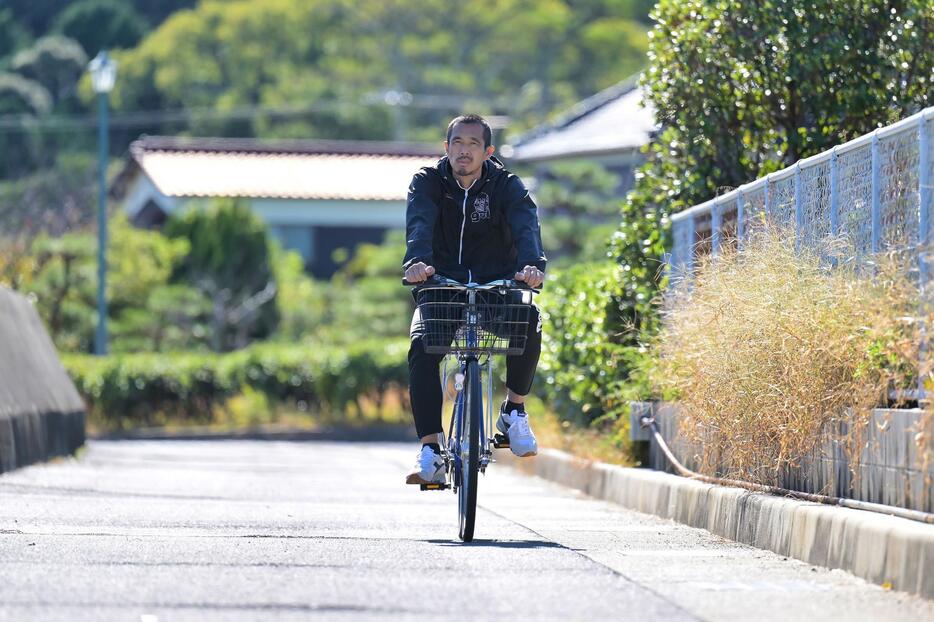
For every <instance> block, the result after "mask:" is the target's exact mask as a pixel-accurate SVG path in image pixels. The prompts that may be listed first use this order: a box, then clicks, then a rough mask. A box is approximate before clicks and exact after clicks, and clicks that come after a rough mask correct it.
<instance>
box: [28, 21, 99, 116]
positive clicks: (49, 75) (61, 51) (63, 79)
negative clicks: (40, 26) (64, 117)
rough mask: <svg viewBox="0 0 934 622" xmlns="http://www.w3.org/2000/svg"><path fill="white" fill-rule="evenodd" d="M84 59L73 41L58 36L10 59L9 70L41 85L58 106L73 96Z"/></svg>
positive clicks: (83, 67)
mask: <svg viewBox="0 0 934 622" xmlns="http://www.w3.org/2000/svg"><path fill="white" fill-rule="evenodd" d="M87 65H88V57H87V55H86V54H85V53H84V50H82V49H81V46H80V45H79V44H78V42H77V41H75V40H73V39H69V38H68V37H62V36H58V35H53V36H48V37H43V38H41V39H39V40H38V41H36V42H35V44H33V46H32V47H31V48H28V49H26V50H22V51H20V52H18V53H17V54H16V56H14V57H13V62H12V63H11V68H12V69H13V71H15V72H16V73H18V74H20V75H22V76H23V77H25V78H28V79H30V80H34V81H35V82H38V83H39V84H41V85H42V86H43V87H45V89H46V90H47V91H48V92H49V94H50V95H51V96H52V100H53V102H55V103H59V102H62V101H65V100H68V99H69V98H71V97H73V96H74V95H75V94H76V90H77V84H78V79H79V78H80V77H81V74H82V73H84V72H85V70H86V69H87Z"/></svg>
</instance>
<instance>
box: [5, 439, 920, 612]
mask: <svg viewBox="0 0 934 622" xmlns="http://www.w3.org/2000/svg"><path fill="white" fill-rule="evenodd" d="M416 449H417V447H415V446H414V445H400V444H390V443H382V444H377V443H369V444H365V443H353V444H352V443H331V442H306V443H290V442H268V441H113V442H104V441H98V442H92V443H90V445H89V447H88V450H87V451H86V452H85V453H84V454H83V455H82V456H81V457H80V458H79V459H77V460H65V461H60V462H57V463H53V464H47V465H39V466H34V467H30V468H27V469H23V470H20V471H17V472H13V473H9V474H5V475H2V476H0V620H17V621H20V620H69V621H72V620H134V621H136V620H139V621H141V622H156V621H157V620H159V621H163V620H198V621H204V620H269V619H275V620H305V619H327V620H332V619H333V620H342V619H354V620H364V619H418V620H426V619H441V618H444V619H447V618H451V617H456V618H457V619H460V620H465V619H471V620H487V619H494V618H495V619H499V620H502V619H512V620H582V619H587V620H591V621H592V620H610V619H612V620H617V619H626V620H629V619H632V620H640V621H643V620H646V621H647V620H695V619H705V620H749V619H755V620H757V621H767V620H794V619H819V620H847V621H852V620H912V621H917V620H934V603H931V602H929V601H923V600H921V599H918V598H916V597H911V596H908V595H905V594H901V593H897V592H888V591H885V590H883V589H882V588H880V587H877V586H873V585H870V584H868V583H866V582H864V581H862V580H860V579H857V578H855V577H853V576H852V575H849V574H847V573H844V572H842V571H829V570H825V569H821V568H816V567H813V566H809V565H807V564H804V563H801V562H798V561H794V560H790V559H784V558H782V557H780V556H777V555H774V554H772V553H768V552H765V551H760V550H758V549H753V548H750V547H747V546H744V545H739V544H735V543H732V542H729V541H726V540H723V539H722V538H719V537H716V536H712V535H710V534H709V533H707V532H704V531H701V530H697V529H692V528H689V527H684V526H681V525H677V524H675V523H672V522H670V521H665V520H661V519H657V518H655V517H650V516H646V515H643V514H638V513H635V512H631V511H628V510H625V509H622V508H620V507H618V506H614V505H612V504H608V503H605V502H601V501H595V500H592V499H587V498H586V497H583V496H582V495H580V494H578V493H575V492H571V491H568V490H566V489H563V488H560V487H558V486H555V485H552V484H549V483H547V482H543V481H541V480H537V479H534V478H528V477H525V476H521V475H518V474H516V473H515V472H513V471H511V470H509V469H508V468H507V467H505V466H502V465H494V466H493V467H492V468H491V469H490V472H488V474H487V476H486V477H485V478H483V479H481V488H480V503H481V506H482V509H481V510H480V511H479V513H478V518H477V532H476V540H475V542H474V543H473V544H470V545H464V544H460V543H459V542H458V541H457V539H456V535H457V525H456V519H457V510H456V498H455V496H454V495H452V494H451V493H449V492H445V493H440V492H420V491H418V490H417V488H415V487H407V486H405V485H404V484H403V483H402V482H403V477H404V473H405V471H406V470H407V468H408V467H409V466H410V463H411V462H413V461H414V457H415V450H416Z"/></svg>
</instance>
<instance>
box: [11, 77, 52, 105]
mask: <svg viewBox="0 0 934 622" xmlns="http://www.w3.org/2000/svg"><path fill="white" fill-rule="evenodd" d="M51 109H52V97H51V95H49V92H48V90H47V89H46V88H45V87H43V86H42V85H41V84H39V83H38V82H36V81H34V80H29V79H28V78H24V77H23V76H20V75H17V74H15V73H2V74H0V114H27V115H39V114H44V113H46V112H48V111H49V110H51Z"/></svg>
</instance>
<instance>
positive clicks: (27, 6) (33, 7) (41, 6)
mask: <svg viewBox="0 0 934 622" xmlns="http://www.w3.org/2000/svg"><path fill="white" fill-rule="evenodd" d="M73 1H74V0H4V1H3V4H4V5H5V6H6V7H7V8H8V9H9V11H10V12H11V13H12V14H13V16H14V17H16V19H17V20H18V21H19V22H20V23H22V24H23V25H24V26H25V27H26V28H27V29H28V30H29V32H31V33H32V34H33V36H40V35H41V34H43V33H46V32H48V31H49V26H50V25H51V23H52V20H53V19H55V16H56V15H57V14H58V13H59V12H61V11H62V9H64V8H65V7H67V6H68V5H69V4H70V3H71V2H73Z"/></svg>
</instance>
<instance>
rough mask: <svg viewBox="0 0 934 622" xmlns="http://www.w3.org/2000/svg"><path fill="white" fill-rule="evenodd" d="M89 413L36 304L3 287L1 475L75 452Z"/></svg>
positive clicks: (0, 326)
mask: <svg viewBox="0 0 934 622" xmlns="http://www.w3.org/2000/svg"><path fill="white" fill-rule="evenodd" d="M84 411H85V408H84V403H83V402H82V401H81V396H80V395H78V391H77V390H76V389H75V386H74V384H73V383H72V382H71V379H70V378H69V377H68V374H67V373H66V372H65V369H64V368H63V367H62V364H61V362H59V360H58V354H57V352H56V351H55V346H54V344H53V343H52V340H51V339H50V338H49V335H48V333H46V331H45V327H44V326H43V324H42V320H41V319H40V318H39V314H38V313H37V312H36V310H35V308H34V307H33V306H32V304H30V302H29V301H28V300H26V299H25V298H23V297H22V296H20V295H19V294H17V293H15V292H12V291H10V290H8V289H6V288H4V287H0V473H3V472H6V471H10V470H12V469H15V468H18V467H22V466H26V465H27V464H32V463H34V462H39V461H41V460H47V459H49V458H51V457H53V456H63V455H67V454H70V453H73V452H74V451H75V450H76V449H78V448H79V447H80V446H81V445H82V444H84V423H85V414H84Z"/></svg>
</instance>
